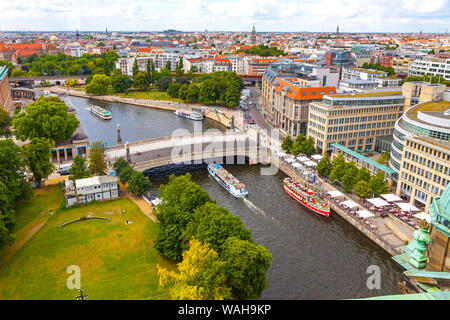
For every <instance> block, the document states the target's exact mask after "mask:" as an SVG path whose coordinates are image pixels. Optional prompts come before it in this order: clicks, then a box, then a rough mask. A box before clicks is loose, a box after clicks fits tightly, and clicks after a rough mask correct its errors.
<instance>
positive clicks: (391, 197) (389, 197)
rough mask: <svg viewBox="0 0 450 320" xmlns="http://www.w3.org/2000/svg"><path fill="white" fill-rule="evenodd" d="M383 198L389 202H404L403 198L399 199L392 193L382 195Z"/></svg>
mask: <svg viewBox="0 0 450 320" xmlns="http://www.w3.org/2000/svg"><path fill="white" fill-rule="evenodd" d="M381 197H382V198H384V199H385V200H386V201H389V202H395V201H402V198H400V197H397V196H396V195H395V194H392V193H388V194H382V195H381Z"/></svg>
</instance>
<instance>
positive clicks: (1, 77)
mask: <svg viewBox="0 0 450 320" xmlns="http://www.w3.org/2000/svg"><path fill="white" fill-rule="evenodd" d="M0 106H1V108H2V109H3V110H5V111H6V112H7V113H8V114H11V113H12V112H13V111H14V110H13V104H12V97H11V90H10V89H9V80H8V68H7V67H6V66H0Z"/></svg>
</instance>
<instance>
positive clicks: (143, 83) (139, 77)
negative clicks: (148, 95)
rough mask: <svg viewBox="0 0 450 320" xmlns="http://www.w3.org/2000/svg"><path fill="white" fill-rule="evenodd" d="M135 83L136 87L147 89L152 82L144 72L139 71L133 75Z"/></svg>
mask: <svg viewBox="0 0 450 320" xmlns="http://www.w3.org/2000/svg"><path fill="white" fill-rule="evenodd" d="M133 85H134V87H135V88H138V89H141V90H147V89H148V87H149V85H150V83H149V80H148V77H147V76H146V74H145V73H144V72H138V73H137V74H136V75H135V76H134V77H133Z"/></svg>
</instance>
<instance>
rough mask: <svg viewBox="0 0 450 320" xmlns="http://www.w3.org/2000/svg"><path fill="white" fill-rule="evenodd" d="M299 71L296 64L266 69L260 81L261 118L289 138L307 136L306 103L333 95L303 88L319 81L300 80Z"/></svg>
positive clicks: (323, 89) (331, 90) (332, 91)
mask: <svg viewBox="0 0 450 320" xmlns="http://www.w3.org/2000/svg"><path fill="white" fill-rule="evenodd" d="M298 70H299V65H296V64H279V65H275V66H272V67H271V68H269V69H268V70H267V71H266V72H265V73H264V75H263V78H262V101H263V104H262V106H261V112H262V114H263V115H264V117H265V118H267V119H268V120H269V121H271V122H272V124H273V125H274V126H276V127H278V128H279V129H280V130H282V131H283V132H284V133H285V134H288V135H290V136H292V137H296V136H298V135H299V134H303V135H306V133H307V125H308V112H309V111H308V110H309V103H310V102H314V101H321V100H322V98H323V96H324V95H325V94H335V93H336V89H335V87H331V86H326V87H325V86H318V87H315V86H307V85H305V84H307V83H309V84H312V83H314V82H315V84H320V81H317V79H313V78H299V77H298V75H299V73H298Z"/></svg>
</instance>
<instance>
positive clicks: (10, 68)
mask: <svg viewBox="0 0 450 320" xmlns="http://www.w3.org/2000/svg"><path fill="white" fill-rule="evenodd" d="M1 66H6V67H7V68H8V77H11V72H12V71H13V70H14V65H13V64H12V63H11V62H10V61H6V60H0V67H1Z"/></svg>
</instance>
